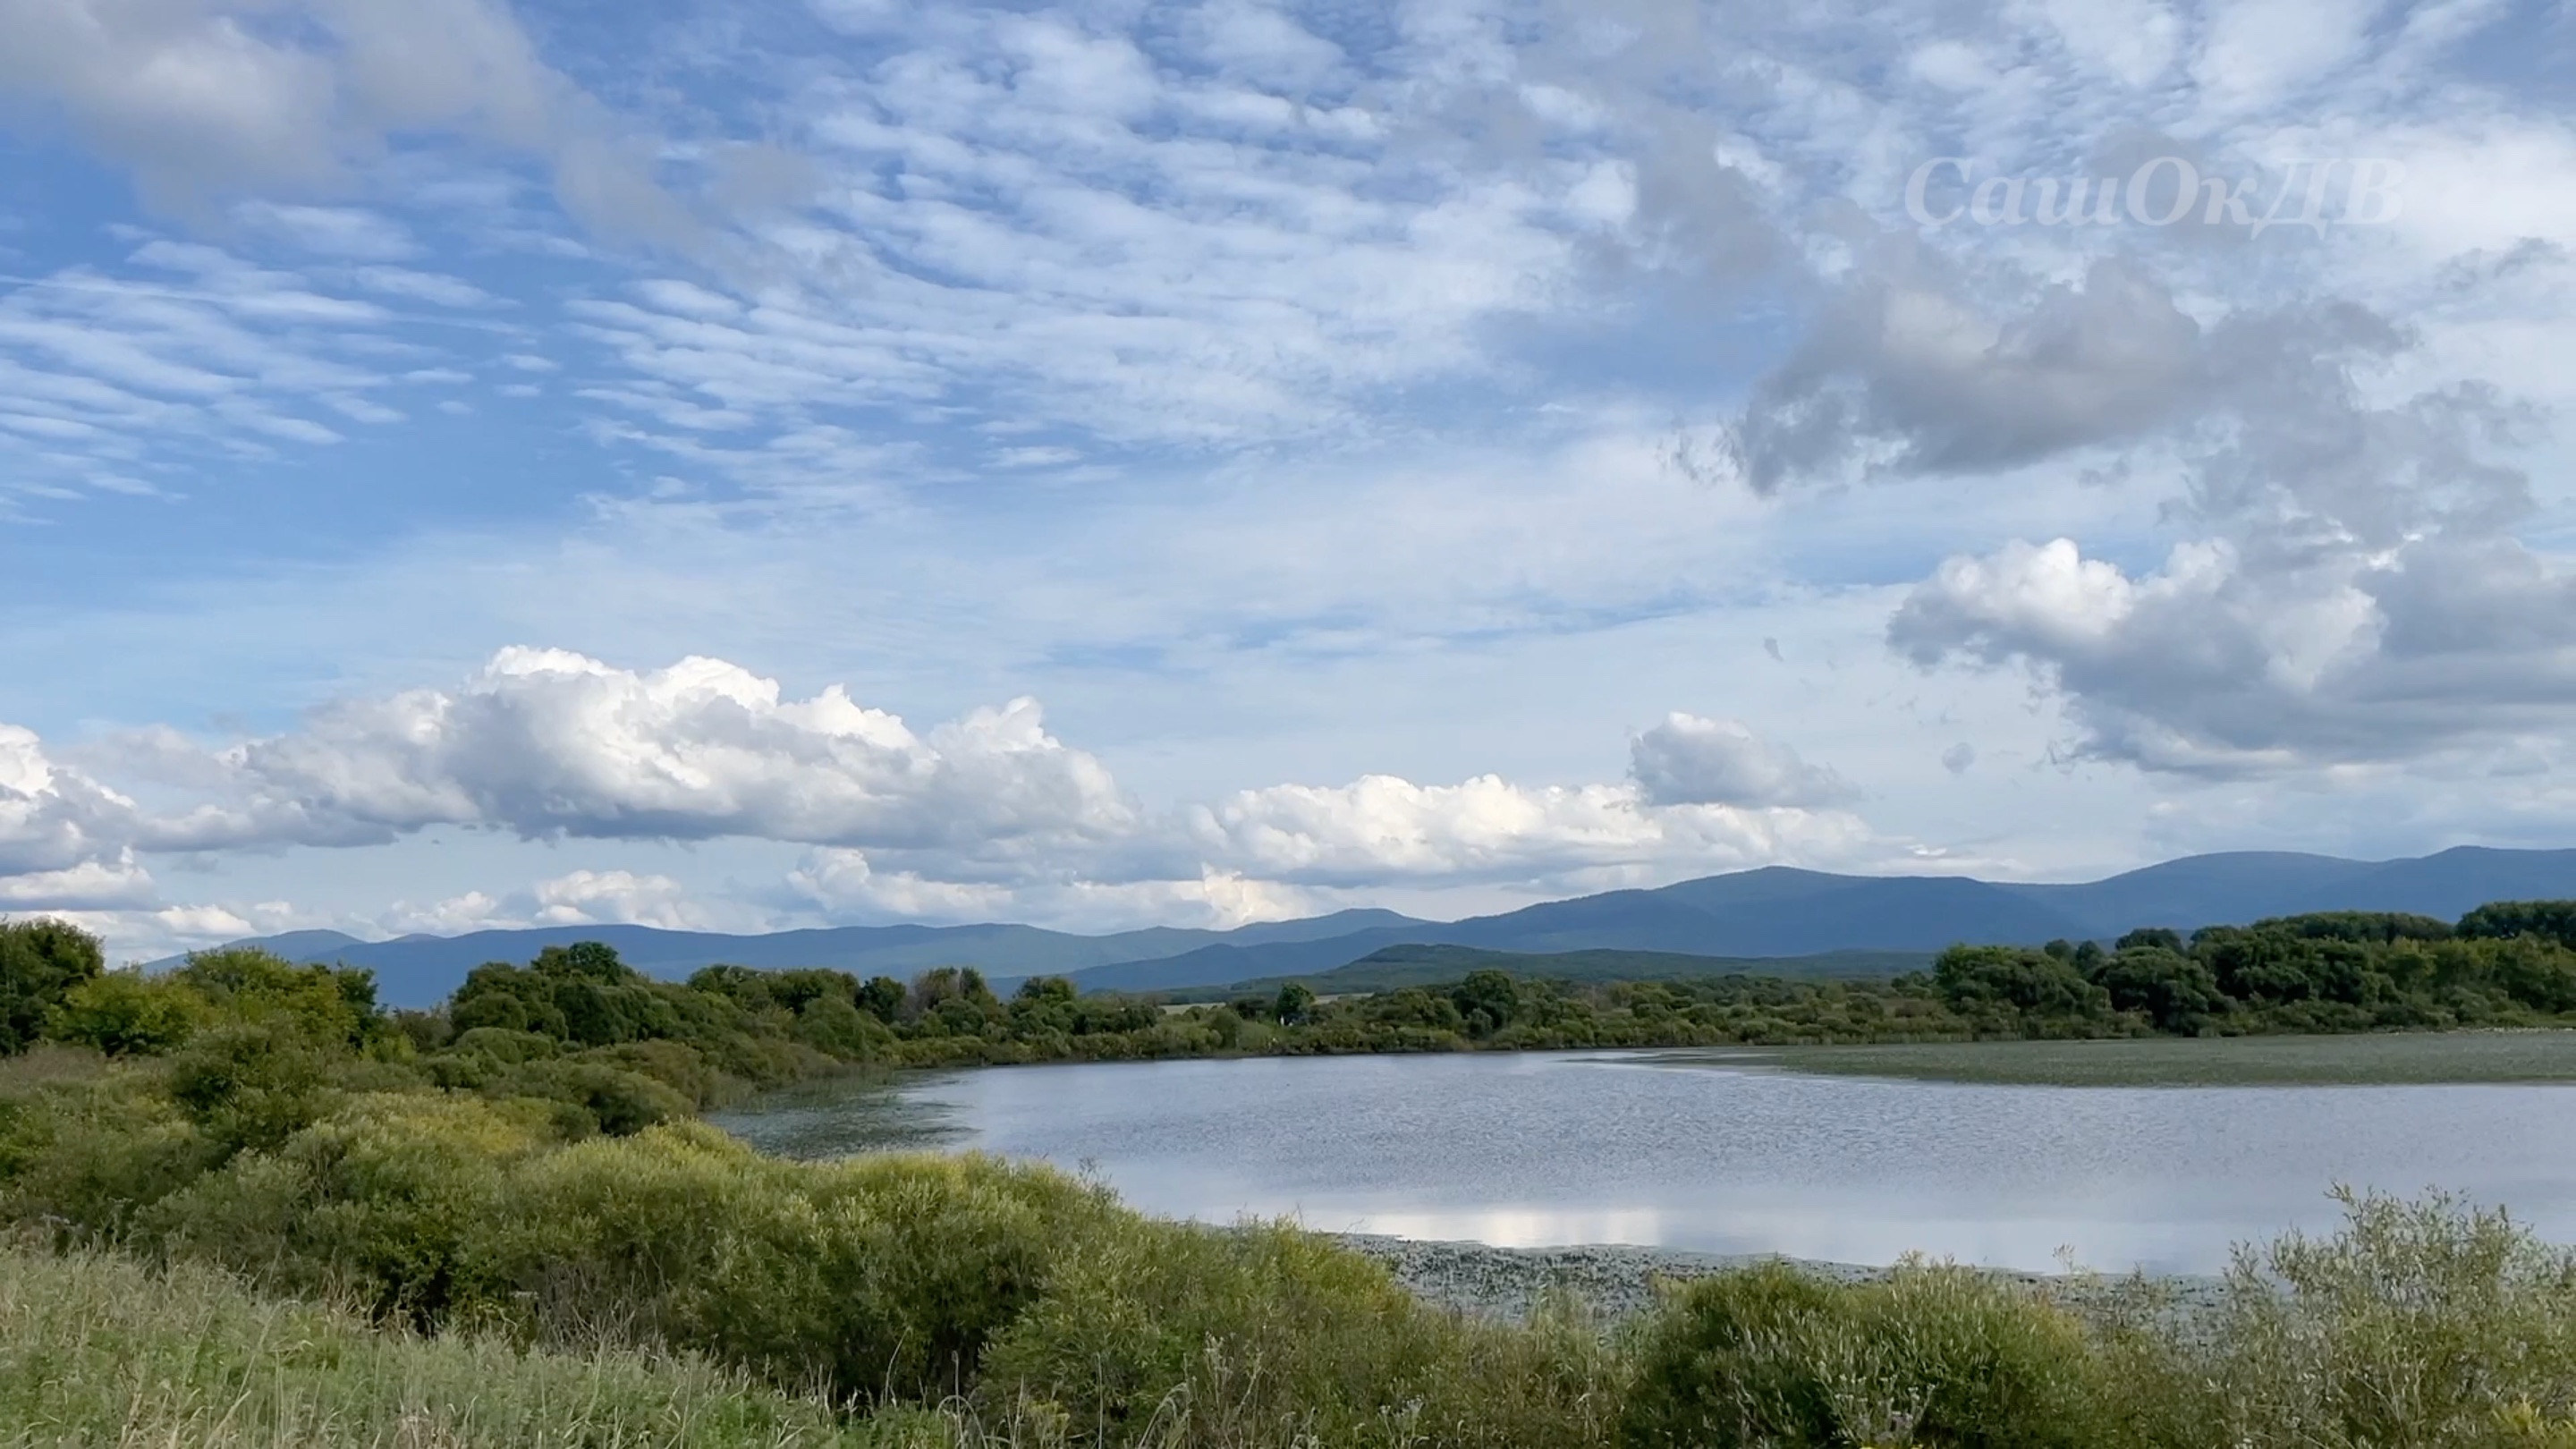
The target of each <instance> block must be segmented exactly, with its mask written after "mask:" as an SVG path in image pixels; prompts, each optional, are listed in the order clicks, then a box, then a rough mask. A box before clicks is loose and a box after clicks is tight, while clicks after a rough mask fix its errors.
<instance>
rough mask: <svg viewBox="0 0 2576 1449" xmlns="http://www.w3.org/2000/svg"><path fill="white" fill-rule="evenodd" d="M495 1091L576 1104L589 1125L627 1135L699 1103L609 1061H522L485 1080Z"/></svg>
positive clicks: (684, 1113)
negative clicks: (487, 1080) (488, 1080)
mask: <svg viewBox="0 0 2576 1449" xmlns="http://www.w3.org/2000/svg"><path fill="white" fill-rule="evenodd" d="M483 1090H484V1092H485V1093H486V1094H487V1095H490V1096H494V1097H533V1098H537V1099H540V1100H543V1101H550V1102H559V1103H562V1104H563V1105H564V1106H566V1107H569V1108H571V1109H573V1111H574V1112H575V1113H576V1114H577V1115H578V1118H579V1119H580V1120H581V1121H583V1122H585V1123H587V1125H588V1127H589V1130H591V1131H596V1132H605V1133H607V1134H608V1135H610V1136H612V1137H625V1136H629V1135H632V1134H634V1133H637V1132H641V1131H643V1130H644V1129H645V1128H647V1127H650V1126H653V1125H654V1124H655V1123H659V1122H677V1121H681V1120H683V1119H685V1118H687V1117H688V1116H689V1115H690V1114H691V1113H693V1112H695V1111H696V1110H697V1104H696V1103H695V1102H693V1101H691V1100H690V1099H689V1098H687V1097H685V1096H683V1095H681V1094H680V1093H679V1092H678V1091H676V1090H674V1089H673V1088H671V1087H669V1086H667V1085H665V1084H663V1083H661V1082H658V1081H655V1080H654V1079H653V1078H651V1077H648V1076H645V1075H644V1074H643V1073H641V1072H630V1071H626V1070H624V1069H623V1068H620V1067H616V1066H612V1065H610V1064H609V1063H607V1062H603V1061H593V1060H587V1059H576V1060H573V1061H562V1060H551V1061H531V1062H522V1063H521V1064H519V1065H518V1066H515V1067H512V1068H510V1069H509V1070H508V1071H506V1072H503V1073H501V1074H500V1075H498V1076H496V1077H494V1078H493V1079H492V1080H491V1081H490V1082H488V1083H487V1084H486V1085H485V1086H484V1089H483Z"/></svg>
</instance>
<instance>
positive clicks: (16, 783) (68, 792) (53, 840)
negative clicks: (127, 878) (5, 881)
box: [0, 725, 136, 884]
mask: <svg viewBox="0 0 2576 1449" xmlns="http://www.w3.org/2000/svg"><path fill="white" fill-rule="evenodd" d="M135 820H136V815H135V806H134V802H133V800H131V799H129V798H128V797H126V796H124V795H120V794H118V793H117V792H116V791H114V790H111V789H109V788H107V787H106V786H104V785H101V784H99V783H98V782H97V781H95V780H93V779H91V778H90V777H89V776H87V775H85V774H83V773H81V772H80V771H78V770H75V769H72V768H70V767H68V766H66V765H62V764H58V763H56V762H55V761H54V760H52V759H51V758H49V757H48V756H47V755H46V753H45V747H44V741H43V740H41V739H39V738H37V736H36V734H35V732H34V731H32V730H27V729H21V728H19V727H17V726H15V725H0V877H6V876H17V877H22V878H23V877H39V876H43V877H50V878H53V879H56V880H59V881H62V882H65V883H66V884H68V883H70V882H72V881H74V880H76V879H77V880H84V881H89V882H92V883H95V882H96V881H97V879H98V877H97V875H96V874H95V872H98V871H102V870H120V871H130V870H131V869H132V861H131V859H130V857H127V856H126V855H124V854H123V850H124V847H125V846H126V845H127V844H128V843H129V842H130V841H131V839H132V837H133V832H134V829H135ZM111 863H113V864H111Z"/></svg>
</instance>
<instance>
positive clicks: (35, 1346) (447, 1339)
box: [0, 1245, 949, 1449]
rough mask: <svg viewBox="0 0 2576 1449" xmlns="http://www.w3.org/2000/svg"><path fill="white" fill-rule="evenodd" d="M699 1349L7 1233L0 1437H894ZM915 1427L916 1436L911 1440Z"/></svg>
mask: <svg viewBox="0 0 2576 1449" xmlns="http://www.w3.org/2000/svg"><path fill="white" fill-rule="evenodd" d="M934 1427H935V1426H922V1427H921V1428H920V1429H918V1430H916V1431H914V1432H909V1433H908V1432H906V1425H904V1424H902V1423H900V1422H895V1421H888V1422H885V1423H882V1424H877V1425H866V1424H851V1423H845V1422H843V1421H842V1419H841V1418H840V1416H839V1415H837V1414H835V1413H834V1412H833V1409H832V1406H831V1405H829V1404H827V1403H823V1402H819V1401H816V1400H812V1399H805V1398H798V1397H793V1396H790V1395H785V1394H780V1393H777V1392H775V1391H772V1390H768V1389H763V1388H759V1387H756V1386H754V1385H752V1384H750V1383H748V1382H746V1381H745V1380H744V1378H743V1377H742V1376H741V1375H740V1374H738V1373H732V1372H727V1371H725V1370H721V1369H718V1368H715V1367H713V1366H711V1365H708V1364H706V1363H704V1362H702V1361H699V1360H695V1359H689V1358H681V1357H671V1356H667V1355H655V1354H643V1353H636V1352H632V1351H624V1352H621V1351H617V1350H590V1351H585V1352H579V1353H549V1352H532V1351H529V1350H527V1349H524V1348H522V1347H520V1346H518V1345H515V1344H513V1343H511V1342H509V1341H508V1340H507V1339H505V1338H501V1337H497V1336H493V1335H488V1334H476V1333H462V1332H459V1333H448V1334H442V1335H439V1336H437V1337H424V1336H420V1335H416V1334H412V1333H407V1332H387V1331H384V1330H383V1329H382V1328H381V1327H380V1326H379V1325H376V1324H373V1323H370V1322H369V1321H368V1320H367V1319H366V1318H364V1317H362V1316H360V1315H358V1314H355V1313H351V1312H347V1311H344V1310H341V1309H338V1308H332V1307H323V1306H317V1305H315V1304H312V1303H299V1302H287V1301H280V1300H276V1299H271V1298H263V1297H260V1296H258V1295H256V1294H254V1293H253V1292H251V1291H250V1290H249V1289H248V1288H246V1287H245V1286H244V1285H243V1284H242V1283H240V1282H239V1281H237V1280H235V1279H234V1278H232V1277H230V1276H229V1275H226V1274H224V1273H222V1272H219V1271H217V1270H213V1269H209V1268H204V1267H199V1266H195V1265H190V1264H185V1263H180V1264H172V1265H170V1266H168V1267H166V1268H152V1267H147V1266H145V1265H144V1264H141V1263H138V1262H135V1261H133V1260H130V1259H126V1258H121V1257H117V1256H112V1255H105V1254H98V1253H71V1254H65V1255H56V1254H53V1253H47V1252H43V1251H39V1250H36V1249H33V1248H31V1247H27V1246H23V1245H0V1442H5V1443H9V1444H12V1445H37V1444H63V1445H71V1444H128V1445H144V1444H159V1445H187V1446H190V1449H277V1446H283V1445H294V1446H297V1449H393V1446H419V1449H595V1446H607V1445H623V1446H636V1449H642V1446H656V1449H863V1446H879V1449H897V1446H902V1445H915V1446H920V1449H929V1446H932V1445H939V1446H946V1445H947V1444H948V1443H949V1440H948V1437H947V1436H946V1435H945V1434H935V1435H934V1434H933V1433H932V1432H931V1431H932V1429H933V1428H934ZM916 1434H917V1435H918V1437H916Z"/></svg>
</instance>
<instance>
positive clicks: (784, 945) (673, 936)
mask: <svg viewBox="0 0 2576 1449" xmlns="http://www.w3.org/2000/svg"><path fill="white" fill-rule="evenodd" d="M2569 897H2576V850H2491V849H2484V848H2479V847H2467V846H2464V847H2461V848H2459V849H2455V850H2446V851H2443V852H2441V853H2440V854H2437V855H2428V856H2423V857H2420V858H2414V859H2406V860H2387V861H2362V860H2344V859H2340V858H2338V857H2334V856H2323V855H2297V854H2287V853H2278V852H2234V853H2228V854H2220V855H2195V856H2186V857H2184V858H2182V859H2179V860H2172V861H2167V862H2165V863H2164V864H2162V865H2152V866H2148V867H2146V868H2144V869H2142V870H2133V871H2128V872H2126V873H2124V874H2120V875H2115V876H2112V877H2110V878H2108V879H2106V880H2098V881H2090V882H2085V883H2082V884H2074V885H2031V884H2023V883H2019V882H2006V881H1985V880H1977V879H1973V878H1970V877H1965V876H1851V875H1834V874H1829V873H1827V872H1823V871H1811V870H1796V869H1792V868H1789V867H1785V866H1769V867H1765V868H1763V869H1759V870H1747V871H1737V872H1734V873H1731V874H1727V875H1713V876H1707V877H1703V878H1701V879H1698V880H1687V881H1682V882H1680V883H1678V884H1675V885H1668V886H1663V887H1660V888H1658V889H1654V890H1622V891H1608V892H1605V893H1602V894H1599V895H1589V896H1577V897H1574V898H1573V899H1570V900H1560V901H1548V902H1545V903H1542V904H1539V905H1534V906H1525V907H1523V908H1521V909H1519V910H1515V911H1506V912H1503V913H1501V914H1499V915H1491V916H1473V917H1469V918H1468V919H1466V920H1461V921H1420V920H1415V919H1413V918H1411V917H1409V916H1403V915H1399V914H1397V913H1396V912H1393V911H1382V910H1351V911H1341V912H1337V913H1335V914H1333V915H1328V916H1317V917H1312V918H1310V919H1306V920H1297V921H1270V922H1264V923H1261V924H1258V925H1251V926H1243V927H1238V928H1236V929H1234V930H1231V931H1208V930H1186V929H1179V928H1171V927H1155V928H1151V929H1147V930H1141V931H1124V932H1120V933H1117V934H1114V935H1104V936H1081V935H1073V934H1069V933H1066V932H1061V931H1049V930H1043V929H1040V928H1038V927H1035V926H1020V925H974V926H918V925H899V926H841V927H834V928H829V929H821V930H804V931H779V932H773V933H770V934H767V935H756V936H733V935H718V934H714V933H710V932H701V931H666V930H660V929H657V928H654V927H650V926H549V927H543V928H538V929H531V930H511V931H477V932H474V933H472V934H470V935H463V936H452V937H442V936H406V937H403V938H401V939H399V940H392V941H362V940H359V939H358V938H356V937H354V936H348V935H344V934H341V933H340V932H337V931H297V932H291V933H288V934H286V935H281V936H270V937H265V938H261V939H256V940H252V941H246V942H240V943H236V944H243V945H256V946H264V947H266V948H268V949H269V950H272V951H275V952H277V953H279V954H280V955H283V956H286V957H288V958H289V959H292V960H298V961H334V962H342V963H345V964H348V965H353V966H366V967H370V968H372V969H373V970H374V971H375V973H376V979H377V985H378V990H379V993H380V995H381V996H382V997H383V999H384V1000H385V1001H386V1002H388V1003H389V1004H393V1005H399V1006H422V1005H427V1004H429V1003H432V1002H435V1001H437V1000H438V999H439V998H441V997H443V996H445V995H446V994H447V993H448V992H450V991H452V990H454V989H455V988H456V986H457V984H458V983H459V982H461V981H463V980H464V979H465V973H466V972H467V971H469V970H471V969H472V968H473V967H475V966H477V965H480V964H482V963H483V962H486V961H525V960H527V959H528V958H529V957H531V956H533V955H535V954H536V952H537V950H538V948H539V947H542V946H547V945H562V944H567V943H570V942H573V941H605V942H607V943H608V944H609V945H611V946H614V947H616V948H617V951H618V953H619V954H620V955H621V956H623V957H624V958H625V959H626V960H627V961H628V962H629V963H631V964H633V965H634V966H636V967H637V968H638V969H641V970H643V971H647V972H649V973H651V974H653V975H656V976H666V977H680V976H685V975H687V974H688V973H689V972H691V971H694V970H696V969H698V968H699V967H701V966H707V965H711V964H714V963H716V962H719V961H725V962H732V963H735V964H737V965H744V966H764V967H779V966H831V967H837V968H839V969H841V970H844V971H850V972H854V973H856V974H858V975H861V976H873V975H880V974H882V975H890V976H909V975H910V974H912V973H914V972H916V971H920V970H924V969H926V968H928V967H932V966H946V965H959V966H974V967H977V968H978V969H980V970H982V971H983V972H984V973H985V974H986V975H987V976H988V977H990V978H992V979H993V980H994V981H995V982H996V983H997V984H1006V983H1008V982H1010V981H1014V980H1017V979H1019V978H1022V977H1027V976H1035V975H1048V974H1062V975H1067V976H1070V977H1072V979H1073V980H1074V982H1075V984H1076V985H1078V986H1080V987H1081V988H1082V989H1084V990H1087V991H1101V990H1115V991H1169V990H1180V989H1185V988H1191V987H1205V986H1215V985H1224V984H1227V983H1231V982H1237V981H1252V980H1261V979H1276V978H1280V977H1288V976H1299V975H1310V974H1313V973H1317V972H1322V971H1329V970H1332V969H1334V968H1336V967H1339V966H1343V965H1347V964H1349V963H1351V962H1353V961H1357V960H1359V959H1360V958H1361V957H1364V956H1367V955H1369V954H1371V953H1372V952H1376V951H1380V950H1383V949H1385V948H1386V947H1389V946H1405V945H1417V946H1436V945H1446V946H1472V947H1478V948H1481V949H1483V950H1488V951H1508V952H1518V953H1562V952H1572V951H1604V950H1609V951H1652V952H1663V953H1670V954H1675V955H1691V956H1727V957H1791V956H1816V955H1824V954H1827V953H1832V952H1843V951H1884V952H1927V951H1938V950H1940V949H1942V948H1943V947H1946V946H1949V945H1952V944H1955V943H1957V942H1961V941H1976V942H1994V943H2001V944H2036V943H2039V942H2044V941H2049V940H2053V939H2057V938H2060V937H2063V938H2065V939H2068V940H2088V939H2092V940H2108V939H2110V938H2112V937H2115V936H2117V935H2119V934H2120V933H2122V932H2124V931H2127V930H2130V929H2131V928H2133V927H2137V926H2172V927H2174V928H2176V929H2179V930H2190V929H2193V928H2195V927H2198V926H2206V925H2216V924H2224V923H2228V922H2238V921H2250V920H2256V919H2259V918H2261V917H2264V916H2281V915H2295V914H2298V913H2300V912H2303V911H2330V910H2385V911H2414V912H2419V913H2421V914H2424V915H2429V916H2439V917H2442V918H2444V919H2451V918H2455V917H2457V916H2459V915H2460V914H2462V913H2463V912H2466V911H2468V910H2470V909H2471V908H2473V907H2475V906H2479V905H2482V904H2484V903H2486V902H2488V901H2491V900H2530V899H2547V898H2569ZM153 964H155V965H166V964H175V963H159V962H156V963H153Z"/></svg>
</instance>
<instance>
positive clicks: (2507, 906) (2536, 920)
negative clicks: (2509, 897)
mask: <svg viewBox="0 0 2576 1449" xmlns="http://www.w3.org/2000/svg"><path fill="white" fill-rule="evenodd" d="M2459 933H2460V934H2461V935H2463V936H2471V937H2478V938H2482V939H2491V940H2510V939H2512V938H2513V937H2515V936H2539V937H2542V938H2543V939H2546V940H2551V941H2556V942H2557V943H2558V944H2559V945H2561V946H2565V947H2567V948H2569V949H2570V950H2576V901H2490V902H2488V903H2487V904H2485V905H2483V906H2480V907H2478V908H2477V909H2476V910H2474V911H2471V912H2469V913H2468V914H2467V915H2465V916H2462V917H2460V925H2459Z"/></svg>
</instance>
